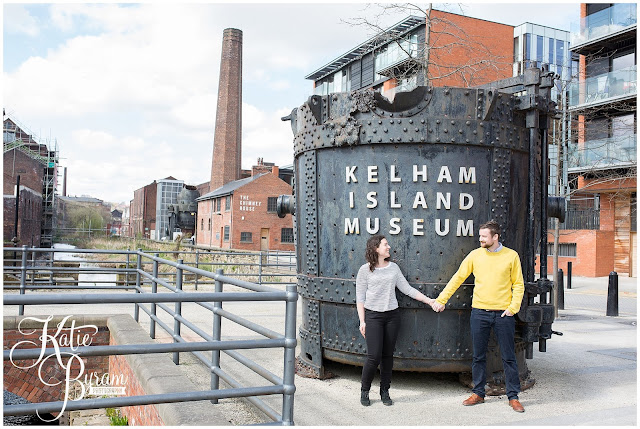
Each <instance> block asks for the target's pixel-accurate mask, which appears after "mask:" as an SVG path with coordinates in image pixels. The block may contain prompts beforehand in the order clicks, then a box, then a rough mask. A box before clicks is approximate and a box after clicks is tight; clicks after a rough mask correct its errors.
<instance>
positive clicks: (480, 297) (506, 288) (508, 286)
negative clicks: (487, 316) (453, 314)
mask: <svg viewBox="0 0 640 429" xmlns="http://www.w3.org/2000/svg"><path fill="white" fill-rule="evenodd" d="M472 273H473V275H474V277H475V279H476V281H475V287H474V289H473V300H472V302H471V306H472V307H473V308H480V309H483V310H509V311H510V312H511V313H512V314H516V313H517V312H518V311H520V304H521V303H522V295H524V280H523V279H522V267H521V265H520V258H519V257H518V253H517V252H516V251H514V250H511V249H508V248H506V247H504V246H502V249H500V251H499V252H489V251H488V250H487V249H485V248H482V247H480V248H478V249H475V250H473V251H471V252H470V253H469V254H468V255H467V257H466V258H464V260H463V261H462V263H461V264H460V268H458V271H457V272H456V273H455V274H454V275H453V277H452V278H451V280H449V283H447V286H446V287H445V288H444V290H443V291H442V292H440V295H438V298H437V299H436V301H438V302H439V303H440V304H443V305H444V304H446V303H447V301H448V300H449V298H451V295H453V294H454V293H455V291H456V290H457V289H458V288H459V287H460V285H461V284H462V282H463V281H465V280H466V278H467V277H469V275H470V274H472Z"/></svg>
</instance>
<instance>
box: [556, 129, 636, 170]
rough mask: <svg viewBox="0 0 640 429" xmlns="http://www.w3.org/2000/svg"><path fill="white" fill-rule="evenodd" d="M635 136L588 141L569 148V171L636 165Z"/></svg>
mask: <svg viewBox="0 0 640 429" xmlns="http://www.w3.org/2000/svg"><path fill="white" fill-rule="evenodd" d="M637 164H638V160H637V135H636V134H633V135H629V136H623V137H609V138H606V139H599V140H589V141H587V142H585V143H583V144H580V145H575V144H574V145H571V146H570V148H569V171H571V170H573V171H587V170H602V169H608V168H616V167H628V166H632V165H637Z"/></svg>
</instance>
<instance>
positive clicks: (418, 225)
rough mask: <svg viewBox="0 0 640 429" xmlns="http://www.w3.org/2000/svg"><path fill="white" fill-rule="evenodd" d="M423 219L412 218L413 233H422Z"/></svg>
mask: <svg viewBox="0 0 640 429" xmlns="http://www.w3.org/2000/svg"><path fill="white" fill-rule="evenodd" d="M423 223H424V219H414V220H413V235H424V231H423V230H422V229H423V228H424V225H423Z"/></svg>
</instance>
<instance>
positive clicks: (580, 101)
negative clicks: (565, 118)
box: [569, 66, 637, 107]
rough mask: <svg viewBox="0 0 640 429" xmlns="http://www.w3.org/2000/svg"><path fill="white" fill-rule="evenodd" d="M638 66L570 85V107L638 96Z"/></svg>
mask: <svg viewBox="0 0 640 429" xmlns="http://www.w3.org/2000/svg"><path fill="white" fill-rule="evenodd" d="M636 69H637V66H633V67H628V68H625V69H621V70H616V71H613V72H610V73H605V74H602V75H599V76H594V77H590V78H587V79H585V80H583V81H582V82H573V83H571V84H570V85H569V106H571V107H577V106H583V105H587V104H593V103H598V102H603V101H607V100H609V99H614V98H617V97H621V96H630V95H636V94H637V90H636V81H637V73H636V71H637V70H636Z"/></svg>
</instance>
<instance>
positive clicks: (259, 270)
mask: <svg viewBox="0 0 640 429" xmlns="http://www.w3.org/2000/svg"><path fill="white" fill-rule="evenodd" d="M258 284H260V285H261V284H262V250H261V251H260V263H259V264H258Z"/></svg>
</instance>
